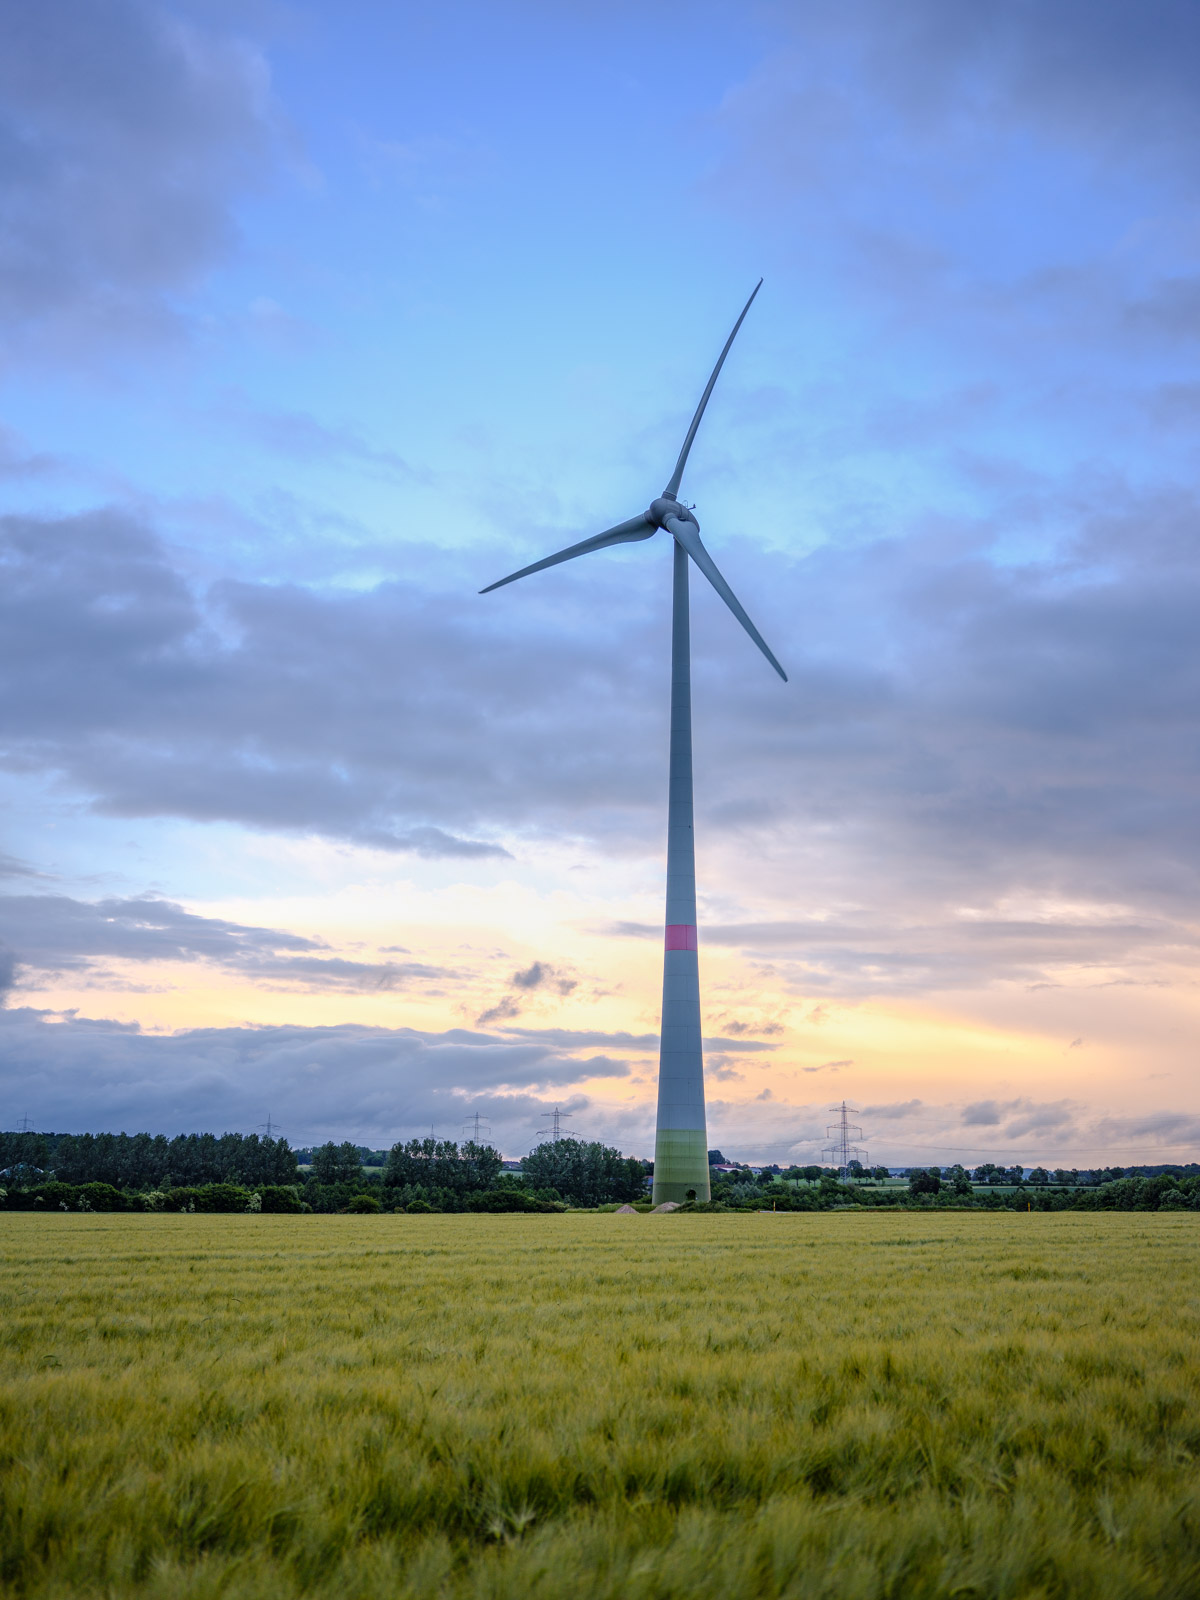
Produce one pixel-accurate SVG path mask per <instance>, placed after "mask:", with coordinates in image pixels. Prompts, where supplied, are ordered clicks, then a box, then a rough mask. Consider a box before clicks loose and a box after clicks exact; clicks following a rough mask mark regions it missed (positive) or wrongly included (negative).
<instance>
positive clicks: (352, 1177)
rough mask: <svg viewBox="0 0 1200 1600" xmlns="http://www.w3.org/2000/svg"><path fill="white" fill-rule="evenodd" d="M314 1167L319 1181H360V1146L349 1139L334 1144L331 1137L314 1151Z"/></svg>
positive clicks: (314, 1174) (315, 1175) (314, 1173)
mask: <svg viewBox="0 0 1200 1600" xmlns="http://www.w3.org/2000/svg"><path fill="white" fill-rule="evenodd" d="M312 1169H313V1176H314V1177H315V1178H316V1180H317V1182H318V1183H351V1184H353V1183H360V1182H361V1181H362V1158H361V1156H360V1155H359V1153H358V1146H357V1145H356V1144H351V1143H350V1141H349V1140H343V1142H342V1143H341V1144H334V1142H333V1140H332V1139H330V1141H329V1143H328V1144H323V1145H321V1146H320V1148H319V1149H317V1150H314V1151H313V1159H312Z"/></svg>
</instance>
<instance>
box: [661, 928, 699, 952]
mask: <svg viewBox="0 0 1200 1600" xmlns="http://www.w3.org/2000/svg"><path fill="white" fill-rule="evenodd" d="M695 948H696V925H695V923H692V922H668V923H667V949H668V950H694V949H695Z"/></svg>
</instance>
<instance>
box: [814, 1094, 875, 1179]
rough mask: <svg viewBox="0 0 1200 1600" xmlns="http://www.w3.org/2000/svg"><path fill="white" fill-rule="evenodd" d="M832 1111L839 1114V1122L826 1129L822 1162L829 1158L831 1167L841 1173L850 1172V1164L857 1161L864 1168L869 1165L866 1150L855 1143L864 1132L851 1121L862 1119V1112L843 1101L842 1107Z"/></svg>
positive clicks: (832, 1107) (831, 1107)
mask: <svg viewBox="0 0 1200 1600" xmlns="http://www.w3.org/2000/svg"><path fill="white" fill-rule="evenodd" d="M829 1109H830V1111H836V1112H838V1113H839V1116H838V1120H837V1121H836V1122H835V1123H834V1124H833V1125H832V1126H831V1127H827V1128H826V1129H825V1138H826V1141H827V1142H826V1145H825V1148H824V1149H823V1150H822V1151H821V1161H822V1163H824V1161H825V1157H826V1156H828V1157H829V1165H830V1166H833V1167H836V1168H837V1169H838V1171H839V1172H848V1171H849V1170H850V1163H851V1162H852V1161H857V1162H858V1164H859V1165H860V1166H862V1167H865V1166H866V1164H867V1152H866V1149H865V1148H864V1147H863V1146H862V1145H860V1144H857V1143H856V1142H855V1141H856V1140H858V1139H861V1138H862V1136H863V1131H862V1129H861V1128H857V1127H855V1126H854V1124H853V1123H852V1122H851V1121H850V1118H851V1117H861V1116H862V1112H861V1111H856V1110H855V1109H854V1107H853V1106H848V1105H847V1104H846V1102H845V1101H844V1100H843V1101H842V1103H841V1105H840V1106H830V1108H829Z"/></svg>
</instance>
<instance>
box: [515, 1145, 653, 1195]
mask: <svg viewBox="0 0 1200 1600" xmlns="http://www.w3.org/2000/svg"><path fill="white" fill-rule="evenodd" d="M521 1166H522V1169H523V1171H524V1173H525V1179H526V1182H527V1183H529V1184H530V1185H531V1186H532V1187H534V1188H538V1189H557V1190H558V1192H559V1194H561V1195H562V1197H563V1198H564V1199H565V1200H570V1201H571V1202H572V1203H573V1204H575V1205H577V1206H601V1205H604V1204H606V1203H607V1202H608V1201H610V1200H640V1199H642V1198H643V1196H644V1195H645V1193H646V1168H645V1165H644V1164H643V1163H642V1162H641V1161H638V1160H636V1159H635V1158H632V1157H626V1156H623V1155H622V1154H621V1152H620V1151H619V1150H614V1149H612V1147H611V1146H609V1145H604V1144H600V1143H598V1142H596V1141H590V1142H585V1141H584V1140H582V1139H551V1140H548V1141H547V1142H546V1143H545V1144H540V1145H538V1146H537V1148H536V1149H535V1150H531V1151H530V1153H529V1154H528V1155H527V1156H526V1157H525V1160H524V1161H523V1162H522V1163H521Z"/></svg>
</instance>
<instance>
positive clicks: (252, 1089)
mask: <svg viewBox="0 0 1200 1600" xmlns="http://www.w3.org/2000/svg"><path fill="white" fill-rule="evenodd" d="M628 1070H629V1069H628V1067H627V1065H626V1064H625V1063H624V1062H622V1061H620V1060H616V1059H613V1058H611V1057H607V1056H592V1057H590V1058H586V1059H583V1060H577V1059H574V1058H572V1057H569V1056H566V1055H564V1054H562V1053H561V1052H559V1051H557V1050H555V1049H554V1048H552V1047H550V1046H547V1045H542V1044H538V1043H536V1042H534V1041H532V1040H530V1041H513V1040H511V1039H503V1038H498V1037H497V1036H495V1035H492V1034H487V1033H481V1032H478V1031H472V1030H467V1029H451V1030H449V1031H447V1032H445V1033H424V1032H420V1031H418V1030H415V1029H411V1028H396V1029H388V1028H368V1027H356V1026H349V1025H347V1026H342V1027H329V1028H301V1027H256V1028H196V1029H191V1030H188V1031H186V1032H183V1033H177V1034H171V1035H161V1034H145V1033H142V1032H141V1031H140V1030H139V1029H138V1028H137V1027H135V1026H129V1025H125V1024H117V1023H112V1022H105V1021H102V1020H96V1019H89V1018H80V1017H66V1018H54V1019H51V1018H50V1017H49V1016H48V1015H47V1014H46V1013H44V1012H37V1011H33V1010H30V1009H28V1008H13V1009H10V1010H8V1011H0V1092H2V1093H3V1096H4V1101H5V1104H6V1105H9V1106H12V1107H15V1108H20V1110H19V1113H18V1114H19V1115H27V1116H28V1117H29V1118H30V1120H31V1122H34V1123H36V1125H37V1126H39V1127H42V1128H47V1129H54V1130H57V1131H67V1130H77V1131H78V1130H84V1129H93V1130H99V1129H111V1130H118V1129H121V1128H124V1129H126V1130H127V1131H133V1130H134V1129H135V1128H137V1129H143V1128H145V1129H149V1130H150V1131H151V1132H163V1133H175V1132H179V1131H187V1130H192V1129H206V1128H207V1129H226V1128H228V1129H239V1128H240V1129H242V1130H243V1131H246V1132H249V1131H250V1130H251V1129H252V1128H254V1127H256V1126H257V1125H258V1124H259V1123H260V1122H262V1121H263V1119H264V1118H265V1116H266V1114H267V1111H268V1110H269V1111H270V1112H271V1113H272V1115H273V1116H277V1117H281V1118H282V1120H283V1125H284V1130H285V1132H286V1133H287V1136H288V1137H289V1139H290V1140H291V1141H292V1142H293V1143H294V1144H300V1143H307V1142H308V1141H309V1140H311V1139H313V1138H322V1139H323V1138H353V1139H362V1140H365V1141H368V1142H370V1143H371V1144H386V1143H390V1142H392V1141H393V1140H394V1139H397V1138H401V1137H404V1138H409V1137H412V1136H414V1135H416V1134H420V1133H422V1132H425V1131H427V1130H428V1128H429V1125H430V1123H431V1122H432V1123H433V1124H434V1125H435V1126H436V1127H437V1129H438V1132H439V1134H440V1135H441V1136H442V1137H457V1136H458V1134H459V1131H460V1127H461V1124H462V1123H463V1122H465V1121H466V1120H467V1118H468V1117H470V1116H472V1115H473V1114H474V1113H475V1112H476V1111H479V1112H480V1114H481V1115H482V1116H483V1117H484V1119H485V1120H487V1121H489V1122H490V1123H491V1125H492V1128H493V1134H494V1137H495V1138H496V1139H497V1140H498V1141H499V1142H500V1144H501V1146H502V1148H503V1149H504V1150H505V1151H506V1152H507V1153H516V1154H521V1153H523V1152H524V1151H525V1150H528V1149H529V1148H530V1147H531V1146H532V1145H533V1144H534V1143H536V1142H537V1140H538V1139H539V1138H540V1137H541V1130H542V1127H543V1124H542V1122H541V1120H540V1119H541V1116H542V1113H543V1112H544V1111H545V1110H546V1106H547V1102H546V1100H545V1099H544V1098H542V1097H543V1096H552V1095H553V1094H554V1093H555V1091H556V1090H557V1091H558V1092H559V1094H560V1096H561V1095H562V1092H563V1091H564V1089H565V1088H567V1087H568V1086H569V1085H570V1084H571V1083H572V1082H575V1081H577V1080H578V1079H579V1078H580V1077H581V1076H585V1075H586V1076H591V1077H608V1078H621V1077H624V1076H625V1075H626V1074H627V1073H628ZM551 1103H553V1102H552V1101H551ZM560 1103H562V1104H566V1102H564V1101H561V1100H560ZM589 1105H590V1102H589V1101H588V1099H587V1098H586V1097H585V1096H582V1095H578V1094H575V1095H574V1096H573V1097H572V1099H571V1101H570V1109H572V1110H574V1111H576V1112H584V1111H586V1110H587V1109H588V1108H589ZM598 1115H599V1113H593V1117H596V1116H598ZM640 1120H642V1121H644V1118H642V1119H640Z"/></svg>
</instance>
